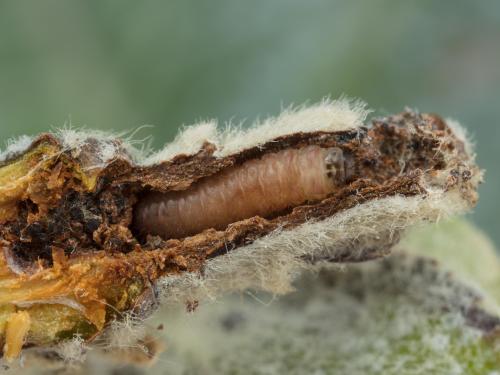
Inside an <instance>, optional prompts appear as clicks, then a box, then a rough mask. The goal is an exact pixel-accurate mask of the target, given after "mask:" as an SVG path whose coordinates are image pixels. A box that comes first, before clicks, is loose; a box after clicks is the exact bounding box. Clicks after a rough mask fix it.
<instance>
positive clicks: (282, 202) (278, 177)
mask: <svg viewBox="0 0 500 375" xmlns="http://www.w3.org/2000/svg"><path fill="white" fill-rule="evenodd" d="M352 170H353V165H352V159H351V157H350V156H349V155H344V153H343V152H342V150H341V149H340V148H338V147H331V148H321V147H319V146H306V147H302V148H299V149H289V150H283V151H280V152H276V153H272V154H267V155H264V156H263V157H262V158H260V159H253V160H249V161H247V162H245V163H243V164H242V165H240V166H235V167H232V168H230V169H229V170H226V171H224V172H222V173H220V174H218V175H215V176H213V177H209V178H207V179H205V180H204V181H201V182H200V183H198V184H197V185H195V186H193V187H192V188H191V189H188V190H185V191H180V192H169V193H158V192H153V193H150V194H149V195H146V196H145V197H144V198H143V199H142V200H141V202H140V203H139V205H138V206H137V208H136V222H137V226H138V227H139V228H140V229H141V231H142V232H143V233H148V234H156V235H160V236H162V237H164V238H182V237H186V236H189V235H194V234H196V233H200V232H201V231H203V230H204V229H208V228H215V229H224V228H225V227H226V226H227V225H229V224H231V223H233V222H236V221H239V220H243V219H246V218H250V217H253V216H257V215H258V216H261V217H268V216H270V215H272V214H274V213H277V212H280V211H283V210H285V209H287V208H289V207H293V206H297V205H300V204H302V203H304V202H307V201H317V200H320V199H322V198H325V197H326V196H327V195H328V194H330V193H332V192H333V191H335V189H336V188H337V187H338V186H339V185H342V184H344V182H345V180H346V178H349V176H351V175H352Z"/></svg>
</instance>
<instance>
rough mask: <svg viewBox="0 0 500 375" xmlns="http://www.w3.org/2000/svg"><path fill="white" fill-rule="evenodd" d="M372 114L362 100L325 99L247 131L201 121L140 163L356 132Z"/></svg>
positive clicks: (221, 153)
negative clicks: (206, 149)
mask: <svg viewBox="0 0 500 375" xmlns="http://www.w3.org/2000/svg"><path fill="white" fill-rule="evenodd" d="M369 112H370V111H369V110H367V109H366V105H365V104H364V103H363V102H361V101H352V100H348V99H338V100H329V99H325V100H323V101H321V102H319V103H317V104H314V105H312V106H310V107H306V106H302V107H298V108H294V107H289V108H287V109H285V110H284V111H283V112H282V113H281V114H280V115H279V116H277V117H270V118H268V119H266V120H264V121H262V122H256V123H255V124H253V125H252V126H251V127H249V128H248V129H244V128H242V127H241V126H233V125H231V124H228V125H227V126H226V127H225V129H224V130H223V131H220V132H219V131H218V130H217V122H216V121H210V122H202V123H200V124H197V125H193V126H189V127H186V128H184V129H183V130H182V131H181V132H180V133H179V134H178V135H177V137H176V138H175V140H174V141H173V142H172V143H170V144H167V145H166V146H165V148H163V149H162V150H161V151H159V152H157V153H155V154H153V155H151V156H150V157H148V158H146V159H144V160H143V162H141V164H144V165H151V164H157V163H159V162H162V161H165V160H169V159H171V158H172V157H174V156H175V155H178V154H187V155H191V154H194V153H196V152H197V151H199V150H200V148H201V147H202V145H203V144H204V143H205V142H210V143H212V144H214V145H216V146H217V150H216V152H215V155H216V156H218V157H224V156H227V155H231V154H235V153H237V152H239V151H242V150H244V149H248V148H251V147H256V146H260V145H262V144H264V143H266V142H269V141H270V140H272V139H275V138H278V137H280V136H283V135H287V134H293V133H298V132H303V133H310V132H316V131H329V132H334V131H342V130H349V129H354V128H357V127H360V126H362V125H363V122H364V121H365V119H366V116H367V115H368V113H369Z"/></svg>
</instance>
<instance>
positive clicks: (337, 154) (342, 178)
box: [325, 147, 355, 186]
mask: <svg viewBox="0 0 500 375" xmlns="http://www.w3.org/2000/svg"><path fill="white" fill-rule="evenodd" d="M325 165H326V169H327V171H328V172H327V175H328V177H330V178H332V179H333V181H334V182H335V184H336V185H340V186H341V185H343V184H345V183H346V182H348V181H349V180H350V179H351V178H352V177H353V176H354V174H355V162H354V158H353V156H352V155H351V153H349V152H343V151H342V149H341V148H339V147H332V148H329V149H328V153H327V155H326V157H325Z"/></svg>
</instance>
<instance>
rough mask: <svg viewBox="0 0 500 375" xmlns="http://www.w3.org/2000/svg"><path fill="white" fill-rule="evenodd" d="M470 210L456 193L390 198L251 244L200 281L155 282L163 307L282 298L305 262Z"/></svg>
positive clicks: (359, 249) (188, 276)
mask: <svg viewBox="0 0 500 375" xmlns="http://www.w3.org/2000/svg"><path fill="white" fill-rule="evenodd" d="M468 209H469V206H468V203H467V202H466V201H464V200H463V199H462V198H461V197H460V193H459V192H458V191H455V192H447V193H445V192H443V191H442V190H437V189H435V190H430V191H429V192H428V195H427V196H425V197H423V196H415V197H402V196H394V197H388V198H383V199H378V200H373V201H370V202H367V203H365V204H361V205H358V206H356V207H353V208H351V209H348V210H346V211H343V212H341V213H338V214H337V215H335V216H333V217H330V218H328V219H326V220H323V221H315V222H308V223H305V224H303V225H301V226H299V227H298V228H294V229H292V230H277V231H275V232H273V233H271V234H270V235H268V236H266V237H263V238H260V239H258V240H256V241H254V242H253V243H252V244H250V245H248V246H245V247H242V248H238V249H234V250H231V251H229V252H228V253H227V254H225V255H223V256H219V257H216V258H214V259H211V260H208V261H207V262H206V264H205V268H204V272H203V275H200V274H199V273H185V274H181V275H178V276H167V277H164V278H162V279H160V280H159V282H158V285H159V289H160V290H162V291H163V296H164V299H165V302H166V303H172V302H183V301H186V300H204V299H207V298H208V299H215V298H217V297H218V296H220V295H222V294H224V293H226V292H231V291H244V290H246V289H257V290H265V291H268V292H271V293H276V294H284V293H287V292H289V291H291V290H293V288H292V286H291V285H292V282H293V280H294V279H295V278H296V277H297V276H298V275H299V274H300V273H301V271H302V270H304V269H306V268H312V267H314V265H312V264H311V263H310V262H308V261H307V259H308V257H310V256H315V257H320V258H328V257H333V256H335V255H337V254H338V253H340V252H344V251H345V250H346V249H348V250H351V252H352V254H353V257H354V258H356V256H361V255H362V253H363V251H365V250H369V249H373V248H383V247H386V246H390V245H391V244H392V243H393V242H394V238H395V237H394V236H397V235H399V234H400V233H401V232H402V231H404V230H405V229H407V228H409V227H411V226H414V225H416V224H420V223H423V222H424V221H430V222H438V221H440V220H442V219H446V218H449V217H450V216H452V215H456V214H461V213H463V212H465V211H467V210H468Z"/></svg>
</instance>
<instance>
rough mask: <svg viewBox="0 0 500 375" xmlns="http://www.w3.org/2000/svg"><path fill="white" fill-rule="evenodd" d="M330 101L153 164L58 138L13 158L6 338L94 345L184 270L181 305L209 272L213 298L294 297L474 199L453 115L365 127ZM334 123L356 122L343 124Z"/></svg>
mask: <svg viewBox="0 0 500 375" xmlns="http://www.w3.org/2000/svg"><path fill="white" fill-rule="evenodd" d="M326 106H330V107H331V108H330V107H328V110H327V111H323V110H322V111H323V112H321V116H319V115H318V116H319V117H318V116H316V115H315V116H313V117H312V118H311V125H310V126H309V125H308V124H307V122H306V123H304V124H305V125H304V128H301V129H299V128H297V124H298V123H303V122H304V121H303V118H302V117H301V114H300V112H299V113H297V114H296V115H291V114H287V115H283V119H282V120H279V119H278V120H276V121H278V122H279V121H282V122H283V123H282V124H281V125H279V126H278V125H276V124H275V126H269V124H267V125H266V124H264V125H263V126H262V127H261V128H258V129H257V130H251V131H249V132H247V133H244V134H239V135H238V134H236V135H234V134H233V137H232V138H231V140H227V141H226V143H224V141H222V139H227V138H224V137H223V136H222V135H220V136H217V135H213V134H212V135H210V136H207V137H206V139H203V140H201V141H200V139H192V145H190V143H189V142H191V139H189V140H188V141H189V142H188V141H186V139H184V138H182V137H180V138H179V139H180V141H179V144H183V145H186V144H188V146H186V147H188V149H186V153H183V152H179V153H177V154H176V153H173V151H172V150H177V149H178V147H179V145H173V146H171V147H170V149H169V150H167V151H168V152H165V154H164V155H168V157H166V159H165V160H158V159H155V160H156V161H155V163H153V164H149V165H146V164H145V163H142V164H141V163H138V162H137V160H136V159H134V158H133V157H132V156H131V155H130V152H129V151H127V150H129V149H130V148H129V147H126V146H124V145H123V144H122V143H121V142H120V141H116V140H110V139H109V138H107V139H105V140H104V141H103V140H100V139H96V138H92V139H90V140H89V139H87V138H85V137H80V138H77V139H79V141H78V142H76V143H68V140H67V138H68V137H57V136H54V135H45V136H42V137H40V138H39V139H38V140H36V141H35V142H34V143H33V144H32V145H31V147H30V148H29V149H27V150H26V151H24V152H21V153H18V154H16V155H11V156H10V157H9V159H7V160H4V161H2V162H1V164H0V241H1V242H0V244H1V246H2V247H3V248H4V249H6V251H3V252H1V253H0V275H1V277H2V283H1V284H0V309H2V310H1V311H3V312H5V313H2V314H0V339H3V340H4V342H5V340H7V341H9V340H11V341H12V340H14V341H15V340H16V339H15V338H12V337H11V338H10V339H8V338H6V329H5V327H6V326H8V324H9V322H16V321H18V320H19V319H18V318H19V316H22V317H25V316H27V315H26V314H28V315H29V319H23V322H25V323H26V324H25V325H24V326H23V329H25V330H26V332H27V333H26V335H25V337H21V338H20V339H21V340H23V342H25V343H26V344H27V345H48V344H53V343H57V342H59V341H61V340H63V339H64V338H71V337H73V336H75V335H79V337H82V338H83V339H85V340H91V339H92V338H94V337H95V336H96V335H97V334H98V333H101V332H102V331H103V330H104V328H105V327H106V326H107V325H109V323H110V322H112V321H113V320H115V319H117V317H118V316H120V315H121V314H122V313H123V312H126V311H130V310H133V309H137V310H138V311H148V310H149V309H142V308H140V307H141V306H143V305H144V304H146V305H147V306H149V304H150V302H151V301H152V300H154V299H155V295H156V293H154V292H152V291H155V290H156V287H158V285H163V284H162V280H165V279H167V280H170V281H171V279H169V278H170V277H174V276H175V280H177V282H179V283H181V284H180V286H179V285H177V286H176V287H175V288H174V290H172V289H169V290H168V293H167V294H168V295H169V296H177V297H178V298H179V299H181V300H183V299H187V297H186V296H187V295H188V294H189V295H190V296H191V297H190V299H191V300H192V299H193V298H194V297H193V296H196V298H203V292H201V291H200V290H201V289H200V290H197V289H196V288H195V287H194V286H193V285H192V282H193V280H196V279H197V277H205V276H206V277H207V278H208V279H207V280H206V281H204V282H203V285H204V287H206V288H209V289H210V293H213V294H216V292H222V291H225V290H231V289H238V290H242V289H245V288H249V287H256V288H264V289H267V290H272V291H273V292H283V291H284V290H286V289H287V288H288V284H287V282H289V278H290V277H291V275H294V274H296V273H297V272H296V271H297V270H296V268H295V267H306V266H310V264H311V263H315V262H317V261H319V260H328V261H334V262H343V261H361V260H368V259H371V258H375V257H379V256H382V255H385V254H387V252H388V251H389V249H390V247H391V246H392V245H393V244H394V242H395V241H396V240H397V239H398V231H399V230H403V229H404V228H405V227H406V226H408V225H411V224H413V223H417V222H419V221H421V220H422V218H425V219H426V220H437V218H438V217H442V216H443V215H446V214H449V213H452V212H462V211H465V210H467V209H468V208H469V207H470V206H472V205H473V204H474V203H475V200H476V198H477V196H476V187H477V183H478V182H479V180H480V177H481V173H480V171H479V170H478V169H477V167H476V166H475V164H474V161H473V159H472V157H471V156H470V155H468V154H467V153H466V150H467V148H466V147H463V140H461V139H458V138H457V137H456V136H455V135H454V133H453V132H452V130H451V128H449V127H448V126H447V125H446V123H445V122H443V121H442V120H441V119H438V118H437V117H435V116H430V115H420V114H416V113H410V112H405V113H403V114H400V115H396V116H392V117H388V118H385V119H382V120H375V121H374V122H373V124H372V125H371V126H368V127H362V126H361V119H360V117H359V113H358V112H356V111H353V110H350V109H345V108H346V107H345V103H344V106H339V104H335V103H331V104H326ZM342 111H347V113H344V112H342ZM307 113H309V112H307ZM339 113H340V114H343V115H342V116H340V115H339ZM330 114H332V116H333V115H335V116H340V117H339V118H340V119H346V118H350V119H355V120H353V121H352V122H349V124H348V125H349V126H340V125H339V126H333V125H331V124H337V123H339V122H338V121H336V120H335V119H332V118H329V117H328V116H330ZM293 116H298V119H300V121H299V120H294V119H293ZM317 118H321V119H324V121H323V120H322V122H321V124H320V125H318V121H317ZM339 121H340V120H339ZM287 126H288V127H287ZM308 126H309V127H308ZM276 129H280V130H279V131H280V132H281V133H277V130H276ZM283 129H285V130H283ZM268 133H269V134H268ZM189 134H191V135H192V136H193V137H194V135H195V134H197V133H196V132H191V133H189ZM263 134H268V136H267V137H264V138H263ZM250 135H251V136H250ZM73 138H75V137H73ZM214 139H221V141H219V142H218V143H217V142H213V140H214ZM210 140H212V142H211V141H210ZM186 142H187V143H186ZM197 145H198V146H197ZM235 145H238V147H236V146H235ZM110 150H111V151H112V152H111V151H110ZM110 154H111V155H110ZM134 160H135V161H134ZM430 194H433V195H432V197H431V198H432V199H427V197H429V195H430ZM154 197H159V198H154ZM165 197H167V198H168V199H170V198H171V197H176V198H175V199H176V200H175V202H172V203H171V205H170V206H169V203H168V202H169V201H168V199H167V200H164V199H163V198H165ZM159 200H162V201H161V202H160V203H162V204H160V205H159V206H158V207H160V208H159V209H158V210H156V209H155V206H154V205H155V204H157V203H158V201H159ZM169 207H170V208H169ZM166 210H167V211H168V215H160V212H164V211H166ZM169 210H170V211H169ZM188 211H189V212H190V214H189V215H186V212H188ZM166 217H171V218H173V221H172V224H170V226H168V225H167V226H164V225H163V224H162V223H160V222H159V221H160V220H165V221H167V220H168V219H166ZM152 228H160V229H158V230H156V229H155V230H152ZM162 228H173V229H175V230H172V229H165V230H164V229H162ZM395 228H397V229H395ZM140 233H141V234H142V235H139V234H140ZM228 252H230V253H232V254H231V256H230V257H226V256H225V255H226V254H227V253H228ZM255 257H257V258H258V260H257V261H256V260H255ZM256 267H260V268H256ZM202 271H203V272H202ZM193 274H195V275H197V276H196V277H193ZM183 275H190V276H189V277H188V276H186V279H183ZM202 275H204V276H202ZM189 280H191V281H189ZM228 280H230V281H228ZM170 281H169V282H167V283H166V284H168V285H170V286H171V285H173V284H175V282H174V281H171V282H170ZM169 283H170V284H169ZM211 283H212V284H211ZM170 286H169V288H170ZM207 290H208V289H207ZM19 312H23V314H21V315H19ZM24 312H25V313H26V314H25V313H24ZM16 319H17V320H16ZM49 323H50V324H49ZM48 325H50V330H49V329H46V327H47V326H48ZM11 331H12V330H10V331H9V332H11ZM9 345H10V347H18V346H19V342H10V343H9ZM16 345H17V346H16Z"/></svg>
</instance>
